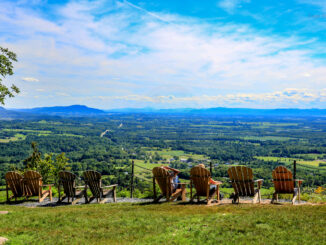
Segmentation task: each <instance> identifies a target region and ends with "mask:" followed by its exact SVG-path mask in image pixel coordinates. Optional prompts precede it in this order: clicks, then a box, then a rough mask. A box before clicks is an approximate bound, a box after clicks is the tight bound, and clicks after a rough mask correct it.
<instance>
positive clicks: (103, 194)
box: [83, 170, 118, 203]
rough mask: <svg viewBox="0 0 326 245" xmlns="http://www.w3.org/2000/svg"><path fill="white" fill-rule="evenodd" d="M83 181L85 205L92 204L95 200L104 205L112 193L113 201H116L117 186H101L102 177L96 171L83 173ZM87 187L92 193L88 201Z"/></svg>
mask: <svg viewBox="0 0 326 245" xmlns="http://www.w3.org/2000/svg"><path fill="white" fill-rule="evenodd" d="M83 176H84V180H85V191H86V195H85V203H90V202H92V201H93V200H94V199H95V198H96V200H97V202H99V203H105V202H106V201H107V200H108V196H109V195H110V194H111V193H112V196H113V201H114V202H116V201H117V195H116V187H117V186H118V185H109V186H102V175H101V174H100V173H99V172H96V171H91V170H89V171H85V172H84V173H83ZM87 186H88V187H89V189H90V190H91V192H92V195H93V196H91V197H90V199H88V197H87Z"/></svg>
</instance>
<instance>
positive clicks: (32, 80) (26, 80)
mask: <svg viewBox="0 0 326 245" xmlns="http://www.w3.org/2000/svg"><path fill="white" fill-rule="evenodd" d="M22 80H23V81H25V82H36V83H37V82H39V80H38V79H37V78H34V77H23V78H22Z"/></svg>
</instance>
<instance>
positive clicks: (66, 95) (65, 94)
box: [55, 92, 70, 97]
mask: <svg viewBox="0 0 326 245" xmlns="http://www.w3.org/2000/svg"><path fill="white" fill-rule="evenodd" d="M55 94H56V95H57V96H63V97H68V96H70V94H68V93H64V92H57V93H55Z"/></svg>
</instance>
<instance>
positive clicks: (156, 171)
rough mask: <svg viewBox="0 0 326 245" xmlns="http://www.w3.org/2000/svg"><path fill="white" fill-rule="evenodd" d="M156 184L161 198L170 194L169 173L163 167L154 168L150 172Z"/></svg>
mask: <svg viewBox="0 0 326 245" xmlns="http://www.w3.org/2000/svg"><path fill="white" fill-rule="evenodd" d="M152 172H153V176H154V178H155V180H156V183H157V184H158V186H159V187H160V190H161V192H162V195H163V196H166V195H168V196H170V195H171V194H172V183H171V175H170V173H169V171H168V170H167V169H165V168H163V167H155V168H153V170H152Z"/></svg>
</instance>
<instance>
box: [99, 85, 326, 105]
mask: <svg viewBox="0 0 326 245" xmlns="http://www.w3.org/2000/svg"><path fill="white" fill-rule="evenodd" d="M98 99H101V100H103V101H114V100H117V101H132V102H141V103H143V106H152V105H157V104H158V105H160V107H162V108H170V107H175V106H177V107H184V105H185V104H186V105H191V106H192V107H199V108H200V107H218V106H230V105H234V106H237V107H256V108H268V107H270V106H266V105H268V104H270V105H272V106H271V107H272V108H273V107H275V106H276V107H284V104H286V105H287V106H289V105H291V106H294V107H302V106H300V105H302V104H305V105H307V107H310V106H313V105H316V104H318V103H320V102H326V89H323V90H321V91H316V90H310V89H293V88H289V89H285V90H283V91H276V92H270V93H236V94H226V95H215V96H214V95H213V96H209V95H199V96H189V97H176V96H174V95H169V96H142V95H126V96H113V97H111V96H106V97H105V96H101V97H100V98H98ZM171 105H172V106H171ZM257 105H263V106H257Z"/></svg>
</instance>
